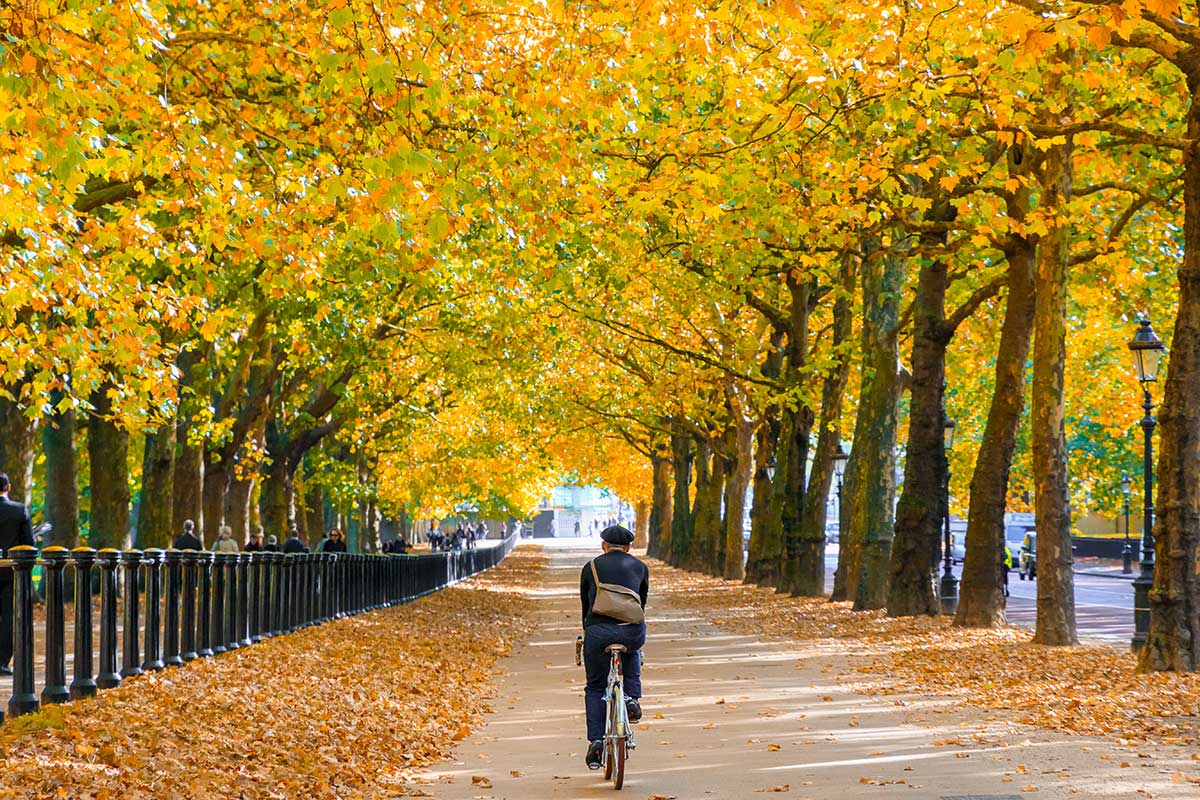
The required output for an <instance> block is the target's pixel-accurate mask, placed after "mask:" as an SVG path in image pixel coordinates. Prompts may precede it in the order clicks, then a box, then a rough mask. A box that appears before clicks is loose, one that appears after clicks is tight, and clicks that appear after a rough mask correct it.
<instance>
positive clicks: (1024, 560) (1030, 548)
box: [1017, 533, 1037, 581]
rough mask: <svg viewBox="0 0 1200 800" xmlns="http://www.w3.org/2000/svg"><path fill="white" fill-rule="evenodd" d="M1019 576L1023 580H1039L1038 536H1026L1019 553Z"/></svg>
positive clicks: (1031, 534) (1032, 534) (1030, 534)
mask: <svg viewBox="0 0 1200 800" xmlns="http://www.w3.org/2000/svg"><path fill="white" fill-rule="evenodd" d="M1017 575H1019V576H1020V578H1021V580H1025V579H1029V580H1031V581H1032V580H1036V579H1037V534H1035V533H1027V534H1025V539H1024V541H1022V542H1021V549H1020V550H1019V551H1018V553H1017Z"/></svg>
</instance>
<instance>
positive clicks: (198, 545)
mask: <svg viewBox="0 0 1200 800" xmlns="http://www.w3.org/2000/svg"><path fill="white" fill-rule="evenodd" d="M171 547H173V548H175V549H176V550H203V549H204V542H202V541H200V537H199V536H197V535H196V523H195V522H192V521H191V520H190V519H185V520H184V521H183V533H181V534H179V535H178V536H176V537H175V541H174V542H171Z"/></svg>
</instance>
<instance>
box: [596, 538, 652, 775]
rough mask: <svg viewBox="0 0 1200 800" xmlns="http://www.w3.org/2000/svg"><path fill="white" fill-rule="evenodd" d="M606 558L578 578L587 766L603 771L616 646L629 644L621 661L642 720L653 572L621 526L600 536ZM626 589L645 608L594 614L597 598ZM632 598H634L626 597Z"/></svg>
mask: <svg viewBox="0 0 1200 800" xmlns="http://www.w3.org/2000/svg"><path fill="white" fill-rule="evenodd" d="M600 541H601V545H600V546H601V548H602V549H603V550H604V553H603V554H602V555H599V556H597V557H596V558H593V559H592V560H591V561H589V562H588V563H587V565H586V566H585V567H584V568H583V571H582V572H581V573H580V574H579V601H580V604H581V606H582V609H583V664H584V668H585V669H586V672H587V686H586V688H585V689H584V694H583V696H584V709H585V710H586V711H587V738H588V750H587V757H586V761H587V765H588V768H589V769H599V768H600V764H601V754H602V752H603V750H604V690H605V689H606V688H607V686H606V684H607V682H608V662H609V657H608V654H607V653H605V652H604V648H606V647H608V646H609V645H611V644H622V645H625V648H626V652H625V654H624V655H623V656H621V674H622V675H623V676H624V679H625V697H626V698H627V700H626V705H627V706H628V710H629V721H630V722H638V721H639V720H641V718H642V705H641V697H642V654H641V649H642V645H644V644H645V643H646V619H645V609H646V598H647V597H649V595H650V570H649V569H648V568H647V567H646V565H645V564H643V563H642V562H641V561H639V560H638V559H636V558H634V557H633V556H631V555H629V547H630V545H632V544H633V533H632V532H631V531H630V530H628V529H627V528H623V527H621V526H620V525H611V526H609V527H607V528H605V529H604V530H603V531H601V532H600ZM608 586H615V587H618V589H617V591H618V592H619V591H620V587H623V588H625V589H627V590H629V591H631V592H633V593H636V595H637V597H638V599H639V600H640V603H641V608H640V609H637V610H636V611H635V610H634V609H632V608H626V609H615V610H613V611H611V612H609V613H611V614H619V615H620V616H619V617H618V616H610V615H609V614H602V613H599V612H597V611H596V610H595V607H596V600H597V596H598V595H601V596H605V597H607V596H608V595H609V594H610V590H609V589H607V588H606V587H608ZM626 597H629V599H632V597H630V596H628V595H626Z"/></svg>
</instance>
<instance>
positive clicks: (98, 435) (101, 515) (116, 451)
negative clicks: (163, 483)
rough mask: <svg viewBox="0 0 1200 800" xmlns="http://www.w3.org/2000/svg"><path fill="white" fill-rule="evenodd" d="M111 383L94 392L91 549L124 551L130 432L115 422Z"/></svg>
mask: <svg viewBox="0 0 1200 800" xmlns="http://www.w3.org/2000/svg"><path fill="white" fill-rule="evenodd" d="M111 387H112V383H111V382H110V381H105V382H104V383H102V384H101V385H100V386H99V387H98V388H97V389H96V390H95V391H93V392H92V394H91V397H90V398H89V399H90V402H91V405H92V412H91V415H90V416H89V417H88V467H89V470H88V471H89V480H90V485H91V513H90V515H89V517H88V546H89V547H94V548H96V549H100V548H102V547H124V545H125V540H126V538H127V537H128V536H129V498H130V495H129V461H128V459H129V432H128V431H126V430H125V429H124V428H122V427H120V426H119V425H117V423H116V421H115V420H114V419H113V416H112V415H113V407H112V400H111V399H110V398H109V396H108V390H109V389H110V388H111Z"/></svg>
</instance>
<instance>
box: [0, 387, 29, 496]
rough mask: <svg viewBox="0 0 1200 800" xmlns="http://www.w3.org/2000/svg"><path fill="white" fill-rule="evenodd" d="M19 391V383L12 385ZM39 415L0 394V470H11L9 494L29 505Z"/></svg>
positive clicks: (13, 389) (14, 391)
mask: <svg viewBox="0 0 1200 800" xmlns="http://www.w3.org/2000/svg"><path fill="white" fill-rule="evenodd" d="M10 389H11V391H13V393H14V394H19V387H10ZM37 429H38V420H37V418H36V417H35V418H33V419H30V418H29V417H27V416H25V410H24V409H23V408H22V407H21V404H20V402H18V401H13V400H9V399H8V398H7V397H4V396H3V395H2V394H0V470H7V471H8V479H9V482H10V483H11V484H12V487H11V489H10V491H9V497H11V498H12V499H13V500H16V501H18V502H21V503H25V504H26V505H29V494H30V488H31V487H32V485H33V462H34V454H35V448H36V446H37Z"/></svg>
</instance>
